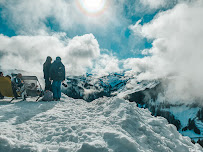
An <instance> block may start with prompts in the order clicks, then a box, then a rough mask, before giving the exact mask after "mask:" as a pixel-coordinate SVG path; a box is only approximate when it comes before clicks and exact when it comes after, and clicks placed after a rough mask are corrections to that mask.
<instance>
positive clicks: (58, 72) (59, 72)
mask: <svg viewBox="0 0 203 152" xmlns="http://www.w3.org/2000/svg"><path fill="white" fill-rule="evenodd" d="M49 76H50V78H51V80H54V81H63V80H65V66H64V65H63V63H62V62H61V61H60V60H55V61H54V62H53V63H52V65H51V68H50V71H49Z"/></svg>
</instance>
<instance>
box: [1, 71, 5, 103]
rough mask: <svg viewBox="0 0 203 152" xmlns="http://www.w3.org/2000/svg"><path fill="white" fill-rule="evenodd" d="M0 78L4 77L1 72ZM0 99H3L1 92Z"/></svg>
mask: <svg viewBox="0 0 203 152" xmlns="http://www.w3.org/2000/svg"><path fill="white" fill-rule="evenodd" d="M0 77H4V74H3V72H0ZM0 99H4V96H3V95H2V94H1V92H0Z"/></svg>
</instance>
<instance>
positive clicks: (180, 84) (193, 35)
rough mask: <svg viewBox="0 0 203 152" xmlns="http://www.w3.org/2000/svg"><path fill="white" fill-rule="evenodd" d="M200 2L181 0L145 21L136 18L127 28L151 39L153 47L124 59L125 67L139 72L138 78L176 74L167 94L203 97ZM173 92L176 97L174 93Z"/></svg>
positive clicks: (202, 10) (183, 96)
mask: <svg viewBox="0 0 203 152" xmlns="http://www.w3.org/2000/svg"><path fill="white" fill-rule="evenodd" d="M200 16H203V2H202V1H195V2H194V3H181V4H178V5H176V7H174V8H173V9H171V10H168V11H165V12H161V13H159V14H158V15H157V16H156V17H155V18H154V20H152V21H151V22H150V23H148V24H144V25H140V24H139V22H140V21H139V22H138V23H137V24H135V25H134V26H131V27H130V28H131V29H132V30H133V31H134V32H135V34H141V35H142V36H144V37H146V38H147V39H150V40H153V47H152V48H151V49H149V50H144V51H143V53H144V54H148V55H149V56H148V57H145V58H143V59H128V60H127V61H126V62H125V66H126V67H128V68H129V67H131V68H133V69H134V71H137V72H142V74H141V75H140V76H139V78H140V79H144V78H159V77H164V76H168V75H175V76H180V77H179V78H178V79H176V81H175V82H174V84H171V85H172V86H169V88H170V89H169V93H168V95H169V96H171V97H172V96H173V98H174V100H176V98H177V99H178V98H179V97H180V98H182V99H187V100H191V99H193V97H195V98H201V99H203V94H202V92H201V90H202V88H203V71H202V70H201V67H202V65H203V60H202V58H203V45H202V42H203V28H202V24H203V19H202V18H201V17H200ZM176 95H177V97H176Z"/></svg>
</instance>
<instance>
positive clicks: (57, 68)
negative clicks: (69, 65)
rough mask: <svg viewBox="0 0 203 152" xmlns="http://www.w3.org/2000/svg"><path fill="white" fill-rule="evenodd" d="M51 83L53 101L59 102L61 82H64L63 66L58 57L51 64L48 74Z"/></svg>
mask: <svg viewBox="0 0 203 152" xmlns="http://www.w3.org/2000/svg"><path fill="white" fill-rule="evenodd" d="M49 76H50V79H51V80H53V82H52V91H53V98H54V100H60V98H61V82H63V81H64V80H65V66H64V65H63V63H62V62H61V58H60V57H56V60H55V61H54V62H53V63H52V65H51V68H50V73H49Z"/></svg>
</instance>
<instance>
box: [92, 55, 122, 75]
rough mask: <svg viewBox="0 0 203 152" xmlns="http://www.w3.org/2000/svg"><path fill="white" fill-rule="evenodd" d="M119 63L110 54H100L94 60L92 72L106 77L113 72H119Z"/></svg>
mask: <svg viewBox="0 0 203 152" xmlns="http://www.w3.org/2000/svg"><path fill="white" fill-rule="evenodd" d="M119 64H120V61H119V60H118V59H117V57H116V56H114V55H113V54H111V53H105V54H101V55H100V56H99V57H98V58H96V59H95V62H94V67H93V70H92V72H93V73H95V74H98V75H107V74H109V73H113V72H119V71H120V68H119Z"/></svg>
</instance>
